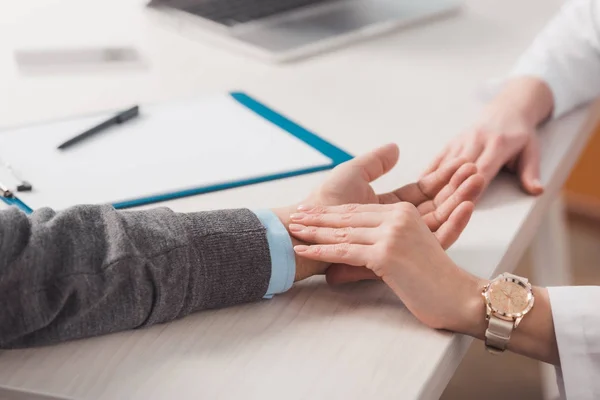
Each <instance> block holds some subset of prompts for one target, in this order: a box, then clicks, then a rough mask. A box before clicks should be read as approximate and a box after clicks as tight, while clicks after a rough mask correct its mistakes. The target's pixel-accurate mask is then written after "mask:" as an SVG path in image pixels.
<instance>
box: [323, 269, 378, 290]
mask: <svg viewBox="0 0 600 400" xmlns="http://www.w3.org/2000/svg"><path fill="white" fill-rule="evenodd" d="M325 276H326V278H327V283H328V284H330V285H341V284H343V283H350V282H358V281H367V280H379V279H380V278H379V277H378V276H377V275H376V274H375V272H373V271H371V270H370V269H368V268H364V267H355V266H353V265H348V264H333V265H331V266H330V267H329V268H327V272H326V273H325Z"/></svg>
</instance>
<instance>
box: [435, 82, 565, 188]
mask: <svg viewBox="0 0 600 400" xmlns="http://www.w3.org/2000/svg"><path fill="white" fill-rule="evenodd" d="M552 104H553V100H552V94H551V92H550V90H549V89H548V87H547V85H546V84H545V83H543V82H541V81H539V80H537V79H535V78H530V77H524V78H516V79H513V80H512V81H510V82H509V83H508V84H507V85H506V87H505V89H504V90H503V91H502V92H501V93H500V95H498V96H497V97H496V98H495V99H494V100H493V101H492V102H491V103H490V104H489V105H488V106H487V108H486V109H485V110H484V111H483V113H482V115H481V116H480V117H479V119H478V121H477V122H476V123H475V124H474V126H473V127H472V128H471V129H469V130H468V131H466V132H465V133H464V134H462V135H461V136H459V137H457V138H456V139H454V140H453V141H451V142H450V143H449V144H448V145H447V146H446V147H445V148H444V149H443V150H442V151H441V152H440V153H439V154H438V156H437V157H436V158H435V159H434V160H433V162H432V163H431V164H430V166H429V167H428V168H427V169H426V170H425V174H429V173H431V172H433V171H436V170H438V169H439V168H442V167H443V166H444V165H445V164H446V163H448V162H451V161H452V160H454V159H456V158H461V159H464V160H466V161H467V162H473V163H475V164H476V165H477V170H478V172H479V173H480V174H482V175H483V177H484V178H485V185H486V186H487V185H489V184H490V182H491V181H492V180H493V179H494V177H495V176H496V175H497V174H498V172H499V171H500V170H501V169H502V168H505V169H506V170H508V171H510V172H513V173H515V174H516V175H517V176H518V178H519V181H520V183H521V186H522V187H523V189H524V190H525V192H527V193H529V194H532V195H539V194H541V193H542V192H543V190H544V189H543V187H542V184H541V183H540V146H539V142H538V138H537V134H536V131H537V129H536V127H537V125H538V124H539V123H540V122H541V121H543V120H544V119H545V118H547V117H548V115H549V113H550V112H551V110H552Z"/></svg>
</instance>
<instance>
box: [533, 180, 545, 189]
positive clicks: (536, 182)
mask: <svg viewBox="0 0 600 400" xmlns="http://www.w3.org/2000/svg"><path fill="white" fill-rule="evenodd" d="M532 183H533V186H535V187H536V188H538V189H541V188H542V187H543V186H542V182H540V180H539V179H534V180H533V182H532Z"/></svg>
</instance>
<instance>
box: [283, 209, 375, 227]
mask: <svg viewBox="0 0 600 400" xmlns="http://www.w3.org/2000/svg"><path fill="white" fill-rule="evenodd" d="M386 216H387V213H382V212H364V213H345V214H306V213H295V214H292V215H290V220H291V221H292V222H293V223H295V224H302V225H305V226H323V227H328V228H346V227H355V228H373V227H377V226H379V225H381V223H382V222H383V221H384V220H385V218H386Z"/></svg>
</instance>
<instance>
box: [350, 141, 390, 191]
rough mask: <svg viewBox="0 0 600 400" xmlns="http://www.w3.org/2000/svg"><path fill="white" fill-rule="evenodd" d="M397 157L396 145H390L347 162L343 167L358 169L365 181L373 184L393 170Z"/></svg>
mask: <svg viewBox="0 0 600 400" xmlns="http://www.w3.org/2000/svg"><path fill="white" fill-rule="evenodd" d="M399 156H400V149H398V145H396V144H395V143H390V144H386V145H385V146H382V147H379V148H378V149H375V150H373V151H370V152H368V153H367V154H363V155H361V156H358V157H356V158H354V159H352V160H350V161H348V162H347V163H346V164H345V166H346V168H359V169H360V170H361V172H362V175H363V176H364V178H365V180H366V181H367V182H373V181H374V180H375V179H377V178H379V177H380V176H382V175H383V174H385V173H387V172H389V171H390V170H391V169H392V168H394V166H395V165H396V163H397V162H398V158H399Z"/></svg>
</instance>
